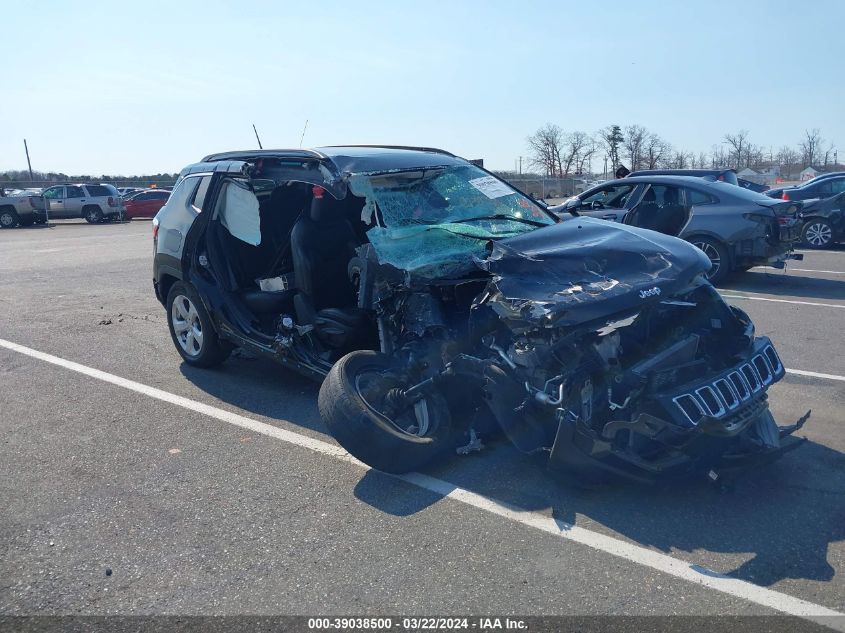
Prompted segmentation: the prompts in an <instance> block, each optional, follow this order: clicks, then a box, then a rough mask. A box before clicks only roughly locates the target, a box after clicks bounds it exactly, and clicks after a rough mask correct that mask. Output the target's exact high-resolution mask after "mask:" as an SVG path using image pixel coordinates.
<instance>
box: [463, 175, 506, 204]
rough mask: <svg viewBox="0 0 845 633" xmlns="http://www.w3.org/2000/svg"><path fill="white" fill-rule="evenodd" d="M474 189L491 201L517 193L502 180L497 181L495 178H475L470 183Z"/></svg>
mask: <svg viewBox="0 0 845 633" xmlns="http://www.w3.org/2000/svg"><path fill="white" fill-rule="evenodd" d="M469 184H471V185H472V186H473V187H475V188H476V189H478V190H479V191H480V192H481V193H483V194H484V195H485V196H487V197H488V198H490V199H493V198H501V197H502V196H509V195H510V194H512V193H516V192H515V191H514V190H513V189H511V188H510V187H508V186H507V185H506V184H505V183H503V182H502V181H501V180H497V179H496V178H494V177H493V176H484V177H483V178H475V179H473V180H470V181H469Z"/></svg>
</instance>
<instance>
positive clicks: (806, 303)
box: [720, 292, 845, 308]
mask: <svg viewBox="0 0 845 633" xmlns="http://www.w3.org/2000/svg"><path fill="white" fill-rule="evenodd" d="M720 294H721V295H722V296H723V297H724V298H725V299H748V300H750V301H772V302H774V303H795V304H798V305H802V306H820V307H822V308H845V304H842V305H840V304H836V303H813V302H812V301H795V300H792V299H770V298H769V297H749V296H747V295H729V294H725V293H724V292H721V293H720Z"/></svg>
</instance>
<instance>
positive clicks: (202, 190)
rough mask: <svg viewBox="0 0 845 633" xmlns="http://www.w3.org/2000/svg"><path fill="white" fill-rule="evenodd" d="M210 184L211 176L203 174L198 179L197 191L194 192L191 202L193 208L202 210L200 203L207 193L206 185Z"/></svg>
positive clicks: (203, 200)
mask: <svg viewBox="0 0 845 633" xmlns="http://www.w3.org/2000/svg"><path fill="white" fill-rule="evenodd" d="M210 184H211V176H203V177H202V179H201V180H200V186H199V187H197V192H196V194H194V200H193V202H192V203H191V204H192V206H193V207H194V209H195V210H197V211H202V205H203V203H204V202H205V196H206V194H207V193H208V185H210Z"/></svg>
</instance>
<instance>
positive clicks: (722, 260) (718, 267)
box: [689, 235, 733, 286]
mask: <svg viewBox="0 0 845 633" xmlns="http://www.w3.org/2000/svg"><path fill="white" fill-rule="evenodd" d="M689 242H690V243H691V244H692V245H693V246H696V247H697V248H698V249H700V250H701V251H703V252H704V254H705V255H707V257H708V259H709V260H710V264H711V266H712V267H711V268H710V271H709V272H708V273H707V279H708V280H709V281H710V283H711V284H713V285H714V286H718V285H719V284H720V283H722V282H723V281H725V279H727V277H728V275H730V274H731V270H733V264H732V262H731V255H730V252H728V249H727V247H726V246H725V245H724V244H723V243H722V242H720V241H719V240H717V239H714V238H712V237H705V236H703V235H697V236H695V237H690V238H689Z"/></svg>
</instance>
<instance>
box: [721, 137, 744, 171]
mask: <svg viewBox="0 0 845 633" xmlns="http://www.w3.org/2000/svg"><path fill="white" fill-rule="evenodd" d="M724 139H725V143H727V144H728V147H729V149H730V161H731V162H730V166H731V167H734V168H736V169H739V167H740V166H741V165H742V160H743V158H744V157H745V156H746V154H747V150H748V130H740V131H739V132H737V133H736V134H725V136H724Z"/></svg>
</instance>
